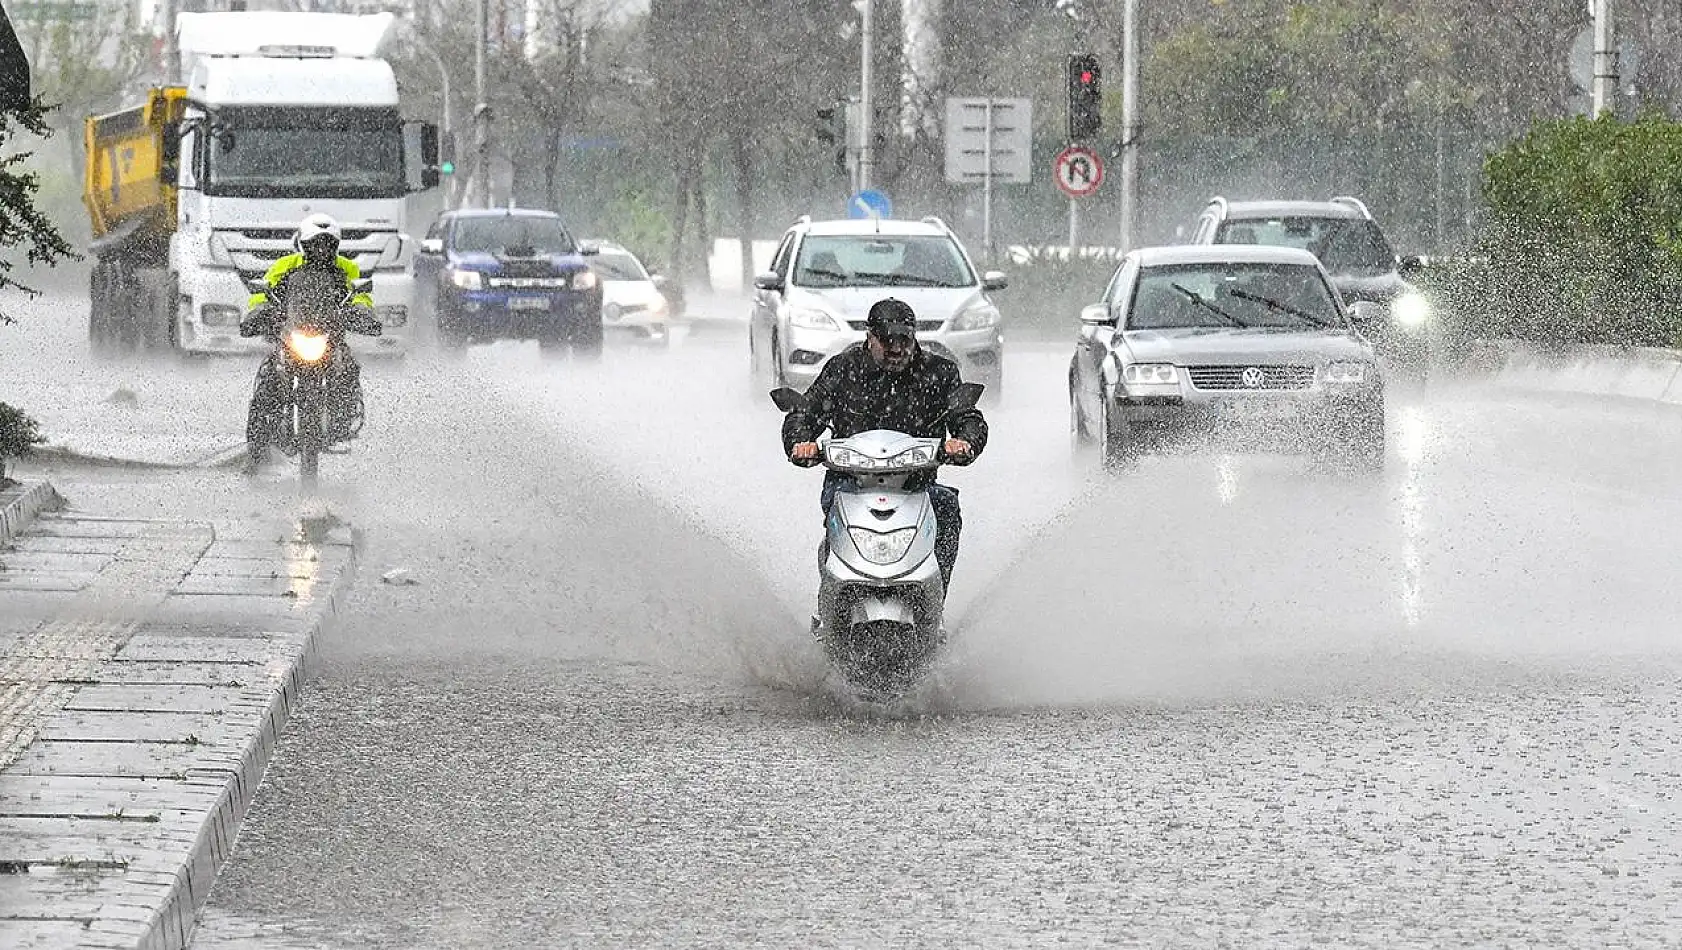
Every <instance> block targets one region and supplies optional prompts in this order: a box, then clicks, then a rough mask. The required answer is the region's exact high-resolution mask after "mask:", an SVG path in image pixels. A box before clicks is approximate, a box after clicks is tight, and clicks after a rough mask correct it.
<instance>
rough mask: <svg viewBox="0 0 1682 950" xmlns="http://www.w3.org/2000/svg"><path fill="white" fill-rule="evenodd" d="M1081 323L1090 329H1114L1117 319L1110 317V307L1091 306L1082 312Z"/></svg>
mask: <svg viewBox="0 0 1682 950" xmlns="http://www.w3.org/2000/svg"><path fill="white" fill-rule="evenodd" d="M1080 322H1081V325H1082V326H1088V327H1113V326H1115V325H1116V321H1115V317H1112V316H1110V305H1109V304H1105V303H1095V304H1089V305H1088V306H1085V307H1082V308H1081V310H1080Z"/></svg>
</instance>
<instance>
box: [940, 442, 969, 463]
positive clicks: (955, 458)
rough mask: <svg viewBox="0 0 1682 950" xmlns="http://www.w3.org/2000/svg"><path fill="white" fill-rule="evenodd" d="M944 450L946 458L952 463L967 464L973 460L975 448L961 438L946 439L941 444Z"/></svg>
mask: <svg viewBox="0 0 1682 950" xmlns="http://www.w3.org/2000/svg"><path fill="white" fill-rule="evenodd" d="M942 448H943V449H945V450H946V458H947V460H948V461H950V462H951V463H952V464H954V465H968V464H969V463H971V462H973V461H975V449H974V448H973V447H972V446H971V445H970V444H969V443H968V442H965V441H964V440H963V439H947V440H946V444H945V445H944V446H942Z"/></svg>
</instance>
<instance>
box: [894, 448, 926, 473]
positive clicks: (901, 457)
mask: <svg viewBox="0 0 1682 950" xmlns="http://www.w3.org/2000/svg"><path fill="white" fill-rule="evenodd" d="M934 460H935V450H934V447H933V446H930V445H919V446H917V447H916V448H914V449H906V450H905V451H903V452H901V453H899V454H898V455H896V456H894V457H893V458H891V459H888V467H889V468H914V467H917V466H920V465H933V464H934Z"/></svg>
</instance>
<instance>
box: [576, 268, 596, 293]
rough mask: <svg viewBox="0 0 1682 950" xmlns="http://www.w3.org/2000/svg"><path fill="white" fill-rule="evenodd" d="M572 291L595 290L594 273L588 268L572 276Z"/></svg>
mask: <svg viewBox="0 0 1682 950" xmlns="http://www.w3.org/2000/svg"><path fill="white" fill-rule="evenodd" d="M572 289H573V290H595V289H596V272H595V271H593V270H590V269H588V268H586V269H584V270H581V271H579V272H578V273H576V274H574V275H572Z"/></svg>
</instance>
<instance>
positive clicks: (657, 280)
mask: <svg viewBox="0 0 1682 950" xmlns="http://www.w3.org/2000/svg"><path fill="white" fill-rule="evenodd" d="M648 282H649V283H651V284H653V285H654V286H655V287H664V286H666V275H665V274H649V275H648Z"/></svg>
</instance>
